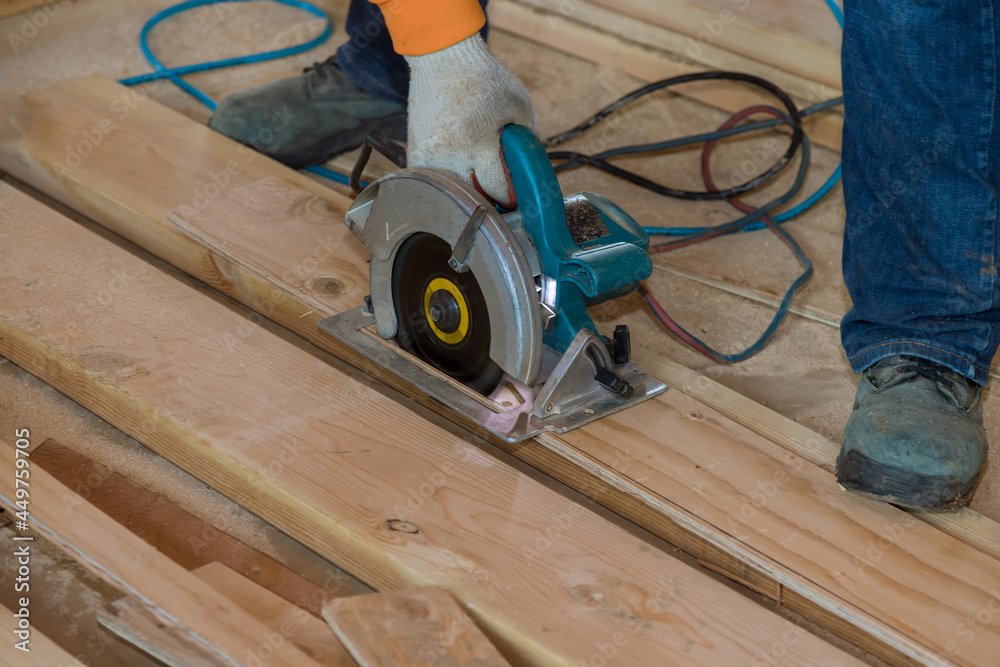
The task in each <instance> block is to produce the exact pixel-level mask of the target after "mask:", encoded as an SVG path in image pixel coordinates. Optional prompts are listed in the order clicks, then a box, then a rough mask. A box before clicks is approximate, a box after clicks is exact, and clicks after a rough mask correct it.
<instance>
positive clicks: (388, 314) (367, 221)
mask: <svg viewBox="0 0 1000 667" xmlns="http://www.w3.org/2000/svg"><path fill="white" fill-rule="evenodd" d="M344 222H345V223H346V224H347V226H348V227H349V228H350V230H351V231H352V232H353V233H354V235H355V236H357V237H358V239H359V240H360V241H361V242H362V243H363V244H364V245H365V246H366V247H367V248H368V249H369V250H370V251H371V253H372V259H371V271H370V281H371V299H372V308H373V311H374V315H375V320H376V327H377V331H378V335H379V336H381V337H383V338H392V337H394V336H395V335H396V331H397V327H398V323H397V321H396V313H395V310H394V309H393V306H392V303H393V299H392V293H391V285H392V266H393V263H394V262H395V258H396V253H397V251H398V250H399V246H400V244H401V243H402V242H403V241H404V240H406V238H408V237H409V236H411V235H413V234H416V233H418V232H426V233H430V234H434V235H435V236H438V237H440V238H442V239H443V240H444V241H445V242H447V243H448V244H449V245H450V246H451V247H452V248H453V249H454V250H455V251H457V252H458V253H459V254H460V255H461V258H460V261H458V262H456V265H455V266H456V267H458V270H460V271H462V270H471V271H472V272H473V275H475V276H476V280H477V281H478V282H479V285H480V288H481V289H482V291H483V298H484V299H485V300H486V306H487V309H488V311H489V313H490V358H491V359H493V361H495V362H496V363H497V364H498V365H499V366H500V367H501V368H502V369H503V370H504V371H505V372H507V373H508V374H509V375H511V376H513V377H514V378H516V379H517V380H519V381H521V382H523V383H524V384H526V385H529V386H531V385H533V384H534V383H535V381H536V379H537V378H538V374H539V371H540V369H541V361H542V330H543V325H542V321H541V310H540V307H539V305H538V296H537V293H536V290H535V281H534V277H533V275H532V272H531V270H530V265H529V263H528V260H527V258H526V257H525V255H524V252H523V251H522V250H521V247H520V244H519V243H518V241H517V239H516V238H515V237H514V235H513V233H512V232H511V230H510V228H509V227H508V226H507V224H506V223H505V222H504V220H503V219H502V218H501V217H500V214H499V213H498V212H497V211H496V209H495V208H494V207H493V206H492V205H491V204H490V203H489V202H488V201H487V200H486V199H485V198H484V197H483V196H482V195H480V194H479V193H478V192H476V191H475V189H473V188H472V187H471V186H469V185H466V184H465V183H463V182H461V181H459V180H458V179H456V178H455V176H454V175H453V174H450V173H449V172H447V171H442V170H437V169H427V168H414V169H402V170H400V171H396V172H393V173H392V174H389V175H388V176H385V177H384V178H382V179H380V180H378V181H377V182H375V183H373V184H371V185H369V186H368V187H367V188H365V190H364V191H363V192H362V193H361V194H360V195H359V196H358V198H357V199H356V200H355V201H354V204H353V205H352V206H351V208H350V210H348V212H347V215H346V216H345V217H344ZM470 223H471V224H470Z"/></svg>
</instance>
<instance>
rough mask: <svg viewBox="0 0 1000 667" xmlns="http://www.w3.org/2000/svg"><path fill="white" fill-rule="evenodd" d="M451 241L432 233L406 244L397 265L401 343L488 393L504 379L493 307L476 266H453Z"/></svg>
mask: <svg viewBox="0 0 1000 667" xmlns="http://www.w3.org/2000/svg"><path fill="white" fill-rule="evenodd" d="M451 252H452V250H451V246H450V245H448V243H447V242H446V241H444V240H443V239H441V238H440V237H438V236H435V235H433V234H429V233H426V232H422V233H418V234H414V235H412V236H410V237H409V238H408V239H406V241H404V242H403V243H402V245H401V246H400V247H399V250H398V251H397V253H396V257H395V260H394V262H393V267H392V295H393V307H394V308H395V311H396V319H397V321H398V323H399V325H398V329H397V332H396V342H397V343H399V346H400V347H402V348H403V349H404V350H406V351H407V352H409V353H411V354H414V355H416V356H418V357H420V358H421V359H423V360H425V361H426V362H428V363H429V364H431V365H432V366H434V367H435V368H437V369H439V370H441V371H442V372H444V373H446V374H448V375H450V376H451V377H453V378H455V379H456V380H458V381H459V382H461V383H462V384H464V385H466V386H468V387H469V388H470V389H473V390H474V391H478V392H480V393H482V394H487V395H488V394H489V393H490V392H492V391H493V390H494V389H496V387H497V386H498V385H499V384H500V382H501V380H503V376H504V372H503V370H502V369H501V368H500V366H498V365H497V363H496V362H494V361H493V360H492V359H490V344H491V327H490V312H489V308H488V306H487V303H486V299H485V298H484V297H483V292H482V289H481V288H480V286H479V282H478V281H477V280H476V277H475V275H474V274H473V271H471V270H470V271H466V272H464V273H458V272H456V271H455V270H454V269H452V268H451V267H450V266H449V265H448V260H449V259H450V258H451Z"/></svg>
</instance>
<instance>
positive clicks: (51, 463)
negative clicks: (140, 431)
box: [31, 440, 363, 619]
mask: <svg viewBox="0 0 1000 667" xmlns="http://www.w3.org/2000/svg"><path fill="white" fill-rule="evenodd" d="M31 460H32V462H34V463H35V464H36V465H38V466H40V467H41V468H43V469H44V470H45V471H46V472H48V473H49V474H50V475H52V476H53V477H55V478H56V479H57V480H59V482H60V483H62V484H64V485H65V486H67V487H69V488H70V489H72V490H73V491H74V492H76V493H77V495H79V496H80V501H79V502H85V501H86V502H89V503H91V504H92V505H94V506H95V507H97V508H98V509H100V510H101V511H102V512H104V513H105V514H107V515H108V516H110V517H111V518H112V519H114V520H115V521H117V522H118V523H120V524H121V525H123V526H125V527H127V528H128V529H129V530H130V531H131V532H132V533H134V534H135V535H137V536H138V537H140V538H142V539H143V540H144V541H146V542H147V543H149V544H150V545H151V546H154V547H156V549H157V550H158V551H159V552H160V553H162V554H163V555H165V556H167V557H168V558H170V559H171V560H173V561H174V562H175V563H177V564H178V565H180V566H181V567H183V568H185V569H188V570H194V569H195V568H199V567H202V566H205V565H208V564H210V563H213V562H216V561H218V562H221V563H223V564H224V565H226V566H228V567H231V568H233V569H234V570H236V571H237V572H239V573H240V574H242V575H243V576H245V577H248V578H249V579H251V580H252V581H254V582H255V583H257V584H259V585H260V586H262V587H263V588H264V589H266V590H269V591H271V592H272V593H275V594H277V595H279V596H281V597H282V598H284V599H285V600H287V601H289V602H290V603H293V604H296V605H299V606H302V607H304V608H305V609H307V610H308V611H309V612H310V613H312V614H314V615H315V616H316V617H317V619H318V617H319V613H320V609H321V608H322V606H323V603H324V602H326V601H327V600H328V599H330V598H331V597H332V596H334V595H357V594H358V593H360V592H363V587H361V586H358V587H354V588H347V587H344V588H343V589H340V588H336V583H337V580H336V579H333V578H330V579H328V581H327V582H325V583H326V585H327V586H332V588H330V589H329V590H324V588H323V587H322V586H319V585H318V584H315V583H313V582H311V581H309V580H308V579H305V578H304V577H302V576H301V575H299V574H298V573H296V572H293V571H292V570H290V569H289V568H288V567H286V566H285V565H284V564H282V563H279V562H278V561H276V560H274V559H273V558H271V557H270V556H267V555H265V554H262V553H261V552H259V551H257V550H256V549H253V548H251V547H249V546H247V545H246V544H244V543H242V542H240V541H239V540H237V539H236V538H234V537H233V536H231V535H229V534H228V533H225V532H223V531H221V530H219V529H217V528H215V527H214V526H211V525H210V524H207V523H205V522H204V521H202V520H201V519H199V518H198V517H196V516H194V515H193V514H190V513H189V512H186V511H184V510H182V509H180V508H179V507H177V506H176V505H174V504H173V503H171V502H170V501H168V500H166V499H165V498H162V497H161V496H159V495H157V494H155V493H153V492H152V491H149V490H148V489H145V488H143V487H141V486H139V485H138V484H135V483H133V482H131V481H129V480H128V479H126V478H125V477H123V476H121V475H119V474H118V473H116V472H114V471H112V470H109V469H108V468H106V467H104V466H102V465H101V464H99V463H96V462H95V461H92V460H91V459H90V458H88V457H87V456H85V455H83V454H80V453H79V452H76V451H73V450H72V449H70V448H69V447H65V446H63V445H61V444H59V443H58V442H55V441H54V440H47V441H45V442H43V443H42V444H41V445H40V446H39V447H38V448H37V449H36V450H35V451H33V452H32V453H31Z"/></svg>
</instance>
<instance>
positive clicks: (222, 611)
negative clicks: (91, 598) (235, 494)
mask: <svg viewBox="0 0 1000 667" xmlns="http://www.w3.org/2000/svg"><path fill="white" fill-rule="evenodd" d="M7 188H8V186H3V189H2V190H0V191H3V192H6V191H7ZM2 210H3V211H4V213H5V214H6V213H7V211H10V210H11V209H10V207H9V206H8V205H7V199H6V198H4V206H3V208H2ZM6 231H7V230H6V229H5V230H4V232H0V235H3V236H4V238H5V240H6V239H7V238H8V237H7V236H6ZM4 275H5V276H6V275H8V274H7V273H6V272H4ZM0 280H2V281H3V282H6V280H3V279H0ZM0 335H2V334H0ZM6 341H7V339H6V337H5V338H4V340H3V341H0V344H2V343H4V342H6ZM16 469H17V470H20V469H23V468H16V464H15V450H14V447H13V446H10V445H7V444H6V443H3V442H0V504H3V505H4V506H5V507H6V508H7V509H8V511H10V510H12V509H13V507H14V506H13V503H12V499H13V498H15V497H17V494H16V489H15V477H14V474H15V470H16ZM29 471H30V481H29V484H30V487H29V488H30V515H31V520H30V525H31V526H33V527H34V530H37V531H39V532H40V533H41V534H43V535H45V536H46V537H47V538H49V539H50V540H51V541H53V542H54V543H55V544H56V545H57V546H59V547H60V548H61V549H63V551H65V552H66V553H67V554H68V555H69V556H71V557H73V558H74V559H76V560H77V561H78V562H79V563H80V564H81V565H83V566H84V567H85V568H87V569H88V570H91V571H92V572H94V573H95V574H96V575H97V576H99V577H101V578H102V579H105V580H106V581H108V582H109V583H111V584H112V585H115V586H118V587H123V588H126V589H128V590H129V591H130V592H133V594H141V595H142V596H143V597H144V598H145V599H146V600H149V601H150V604H151V605H153V606H155V608H156V610H157V612H158V613H159V614H161V615H162V616H163V617H165V618H170V619H172V621H173V623H175V624H176V625H178V627H181V628H183V629H185V631H186V633H187V634H188V635H189V636H191V637H195V638H196V639H197V640H198V643H199V644H201V645H202V646H204V647H206V648H209V650H210V651H211V652H212V653H213V654H214V655H216V656H217V657H219V658H220V659H221V660H222V661H223V662H227V661H228V662H229V663H230V664H242V663H243V661H244V660H245V659H246V651H247V650H248V649H251V650H252V649H253V647H256V646H257V645H258V644H259V642H260V641H261V638H262V637H264V636H265V634H266V632H267V629H266V628H265V627H264V626H263V625H261V624H260V623H259V622H258V621H257V620H255V619H254V618H252V617H251V616H250V615H249V614H247V613H246V612H245V611H243V610H242V609H240V608H239V607H237V606H236V605H234V604H233V603H231V602H229V601H228V600H226V599H225V598H223V597H222V596H220V595H216V594H213V593H210V592H207V591H206V590H205V586H204V585H203V584H202V583H201V582H200V581H198V580H197V579H196V578H195V577H194V576H193V575H191V574H190V573H188V572H187V571H186V570H185V569H184V568H182V567H181V566H180V565H177V564H176V563H174V562H173V561H171V560H170V559H169V558H167V557H166V556H164V555H162V554H161V553H159V552H158V551H156V549H154V548H153V547H151V546H149V545H148V544H146V543H145V542H143V541H142V540H140V539H139V538H138V537H136V536H135V535H133V534H132V533H130V532H128V530H126V529H125V528H123V527H122V526H120V525H119V524H117V523H115V522H114V521H112V520H111V519H109V518H108V517H107V516H106V515H104V514H102V513H101V512H99V511H98V510H97V509H96V508H95V507H94V506H93V505H90V504H89V503H86V502H77V499H78V498H79V496H77V495H76V494H75V493H73V492H72V491H71V490H69V489H68V488H66V487H65V486H63V485H62V484H60V483H59V482H57V481H56V480H55V479H54V478H53V477H52V476H51V475H49V474H48V473H46V472H45V471H44V470H42V469H41V468H30V469H29ZM272 664H274V665H288V666H289V667H290V666H292V665H302V666H307V665H315V664H316V663H314V662H313V661H312V660H311V659H310V658H309V657H307V656H306V655H305V654H304V653H302V652H301V651H297V650H290V651H289V652H288V653H286V654H284V655H283V656H277V655H276V656H274V659H273V662H272Z"/></svg>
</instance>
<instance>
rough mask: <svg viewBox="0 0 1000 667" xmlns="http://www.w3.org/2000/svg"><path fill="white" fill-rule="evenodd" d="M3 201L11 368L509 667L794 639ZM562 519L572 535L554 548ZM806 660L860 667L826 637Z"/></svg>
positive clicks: (663, 560)
mask: <svg viewBox="0 0 1000 667" xmlns="http://www.w3.org/2000/svg"><path fill="white" fill-rule="evenodd" d="M0 195H2V201H0V204H2V205H0V211H2V217H3V227H2V231H0V240H2V242H0V249H2V250H0V272H2V273H0V276H2V277H0V304H2V305H0V337H2V338H0V354H3V355H4V356H6V357H7V358H9V359H11V360H14V361H15V362H16V363H18V364H19V365H21V366H22V367H24V368H26V369H27V370H29V371H30V372H32V373H34V374H36V375H38V376H40V377H41V378H43V379H44V380H46V381H47V382H49V383H51V384H52V385H53V386H54V387H56V388H57V389H59V390H60V391H62V392H64V393H66V394H67V395H69V396H71V397H72V398H74V399H75V400H77V401H79V402H80V403H81V404H83V405H85V406H87V407H89V408H90V409H92V410H94V411H95V412H96V413H97V414H98V415H100V416H102V417H103V418H105V419H107V420H108V421H109V422H111V423H112V424H114V425H116V426H118V427H119V428H121V429H122V430H124V431H125V432H126V433H128V434H130V435H132V436H133V437H136V438H138V439H139V440H140V441H141V442H143V443H145V444H146V445H147V446H149V447H151V448H152V449H154V450H155V451H157V452H158V453H160V454H162V455H164V456H165V457H167V458H169V459H170V460H172V461H174V462H175V463H177V464H178V465H180V466H181V467H182V468H184V469H186V470H188V471H190V472H191V473H192V474H194V475H196V476H198V477H199V478H200V479H202V480H203V481H205V482H206V483H207V484H210V485H211V486H213V487H215V488H216V489H218V490H219V491H220V492H222V493H225V494H226V495H228V496H230V497H231V498H233V499H234V500H236V501H237V502H239V503H241V504H242V505H244V506H245V507H247V508H248V509H250V510H251V511H253V512H255V513H256V514H258V515H260V516H261V517H263V518H265V519H267V520H269V521H271V522H273V523H275V524H276V525H278V526H280V527H281V528H282V529H283V530H285V531H287V532H288V533H289V534H290V535H292V536H293V537H296V538H297V539H299V540H300V541H302V542H303V543H304V544H306V545H307V546H309V547H310V548H312V549H314V550H315V551H316V552H317V553H319V554H321V555H323V556H325V557H327V558H329V559H331V560H332V561H334V562H336V563H338V564H339V565H341V566H343V567H344V568H345V569H347V570H348V571H350V572H352V573H353V574H356V575H357V576H359V577H360V578H361V579H363V580H364V581H366V582H368V583H370V584H372V585H373V586H374V587H376V588H377V589H393V588H399V587H404V586H407V585H425V584H431V583H434V584H438V585H443V586H446V587H447V588H448V590H449V592H451V593H452V594H453V595H455V596H456V598H457V599H459V600H460V601H461V603H462V604H463V605H464V607H465V608H466V609H469V610H470V611H471V612H472V613H473V615H474V617H475V620H476V622H477V624H479V626H480V627H481V628H483V630H484V631H485V632H486V633H487V635H488V636H489V637H490V639H491V640H492V641H493V642H494V643H495V644H496V645H497V647H498V648H499V649H500V650H501V652H503V653H504V655H505V657H506V658H507V659H508V660H510V661H511V662H512V663H517V664H541V663H545V664H557V665H576V664H577V663H578V662H580V661H584V662H586V661H587V660H589V658H590V657H591V656H592V655H594V654H595V652H596V651H599V650H600V647H601V646H606V645H607V642H608V641H613V642H614V636H616V633H619V632H620V633H625V634H623V635H622V636H627V641H626V642H625V643H624V644H623V645H621V646H619V645H617V643H615V644H613V645H614V646H615V651H616V654H617V655H619V656H620V660H622V662H623V664H638V663H639V662H642V661H645V660H650V661H654V662H657V663H663V662H670V661H681V660H683V661H686V662H690V663H692V664H711V665H716V664H730V663H734V662H747V661H749V660H751V659H753V657H754V656H756V655H758V654H761V653H762V652H766V651H768V650H769V647H770V646H772V645H773V644H774V642H780V641H782V640H781V638H782V636H786V635H785V633H788V632H791V631H793V630H794V626H792V625H791V624H790V623H788V622H787V621H785V620H783V619H781V618H779V617H777V616H776V615H774V614H771V613H769V612H767V611H765V610H763V609H762V608H760V607H758V606H757V605H755V604H754V603H752V602H751V601H749V600H747V599H746V598H744V597H742V596H741V595H740V594H738V593H735V592H733V591H732V590H730V589H729V588H727V587H726V586H725V585H723V584H721V583H719V582H717V581H715V580H713V579H711V578H709V577H708V576H707V575H706V574H704V573H702V572H700V571H697V570H694V569H692V568H689V567H687V566H685V565H683V564H682V563H680V562H679V561H677V560H675V559H673V558H671V557H670V556H668V555H666V554H663V553H661V552H659V551H657V550H655V549H652V548H650V547H649V546H648V545H647V544H646V543H645V542H643V541H642V540H640V539H639V538H637V537H635V536H633V535H631V534H630V533H629V532H628V531H626V530H624V529H623V528H619V527H617V526H614V525H612V524H611V523H610V522H608V521H606V520H604V519H601V518H600V517H599V516H597V515H596V514H593V513H591V512H590V511H587V510H585V509H583V508H582V507H580V506H579V505H577V504H576V503H573V502H570V501H567V500H566V499H565V498H563V497H562V496H560V495H559V494H557V493H556V492H555V491H552V490H550V489H549V488H548V487H546V486H543V485H542V484H540V483H538V482H536V481H533V480H532V479H531V478H530V477H528V476H526V475H524V474H522V473H519V472H517V471H516V470H515V469H514V468H512V467H510V466H509V465H507V464H504V463H502V462H500V461H498V460H497V459H495V458H493V457H490V456H488V455H487V454H485V453H484V452H483V451H482V450H480V449H479V448H477V447H474V446H472V445H470V444H468V443H467V442H466V441H465V440H463V439H461V438H459V437H457V435H455V434H453V433H452V432H450V431H448V430H445V429H444V428H441V427H440V426H436V425H434V424H432V423H431V422H429V421H425V420H424V419H422V418H420V417H418V416H416V415H414V414H413V413H412V412H411V411H409V410H407V409H406V408H404V407H402V406H401V405H399V404H398V403H397V402H395V401H393V400H391V399H390V398H388V397H387V396H385V395H384V394H383V393H381V392H380V391H379V390H377V389H376V388H373V387H372V386H371V385H370V384H369V382H370V381H369V380H366V379H360V378H358V377H355V376H354V375H353V374H348V373H345V372H344V371H342V370H339V369H338V368H336V367H334V366H332V365H330V364H329V363H327V362H325V361H323V360H320V359H317V358H316V357H315V356H313V355H312V354H310V353H308V352H306V351H303V350H301V349H299V348H298V347H296V346H295V345H293V344H292V343H290V342H288V341H286V340H285V339H283V338H282V337H279V336H277V335H275V334H272V333H269V332H268V331H267V330H265V329H264V328H262V327H258V326H256V325H253V324H252V323H251V322H248V320H247V319H246V318H245V317H244V315H243V314H241V313H240V312H235V311H233V310H231V309H229V308H227V307H226V306H225V305H222V304H219V303H217V302H216V301H215V300H214V299H212V298H211V297H209V296H206V295H204V294H201V293H199V292H198V291H196V290H192V289H190V288H189V287H186V286H184V285H182V284H180V283H179V282H178V281H176V280H174V279H172V278H170V277H169V276H166V275H164V274H162V273H160V272H159V271H157V270H155V269H153V268H152V267H150V266H149V265H148V264H146V263H145V262H143V261H142V260H139V259H138V258H136V257H134V256H132V255H130V254H129V253H127V252H126V251H124V250H122V249H120V248H118V247H117V246H115V245H113V244H111V243H110V242H108V241H105V240H104V239H101V238H100V237H98V236H96V235H95V234H93V233H92V232H89V231H88V230H86V229H84V228H82V227H81V226H79V225H76V224H75V223H73V222H71V221H69V220H67V219H65V218H63V217H62V216H59V215H57V214H54V213H53V212H52V211H51V210H48V209H45V208H44V207H40V206H39V205H38V204H37V203H35V202H34V201H33V200H30V199H29V198H27V197H26V196H25V195H22V194H20V193H18V192H16V191H14V190H13V189H11V188H9V187H8V186H2V187H0ZM109 285H113V286H114V288H113V289H109ZM67 306H69V307H67ZM566 513H569V516H570V517H572V518H571V521H572V531H566V532H565V533H564V534H561V535H560V536H559V537H558V538H557V539H554V540H550V542H551V543H550V544H547V545H540V543H539V542H538V540H539V537H541V539H543V540H544V539H546V538H545V534H546V531H551V530H553V529H558V524H553V521H558V520H560V517H561V516H562V515H564V514H566ZM81 546H84V547H87V548H88V549H89V548H90V545H89V542H87V543H85V544H83V545H81ZM88 553H89V551H88ZM525 554H530V556H531V557H530V558H527V557H526V555H525ZM126 560H127V561H128V559H126ZM128 562H131V561H128ZM974 562H975V561H973V563H974ZM971 571H972V570H971V569H970V572H971ZM984 635H985V636H988V633H984ZM790 654H791V655H794V660H796V661H797V662H798V663H800V664H852V663H853V662H854V661H853V660H852V659H851V658H849V657H848V656H846V655H844V654H842V653H840V652H839V651H837V650H835V649H833V648H832V647H831V646H829V645H826V644H824V643H823V642H822V641H820V640H818V639H816V638H814V637H811V636H810V637H805V638H803V639H802V641H800V642H799V643H797V644H796V645H795V646H794V647H792V648H791V649H790Z"/></svg>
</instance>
